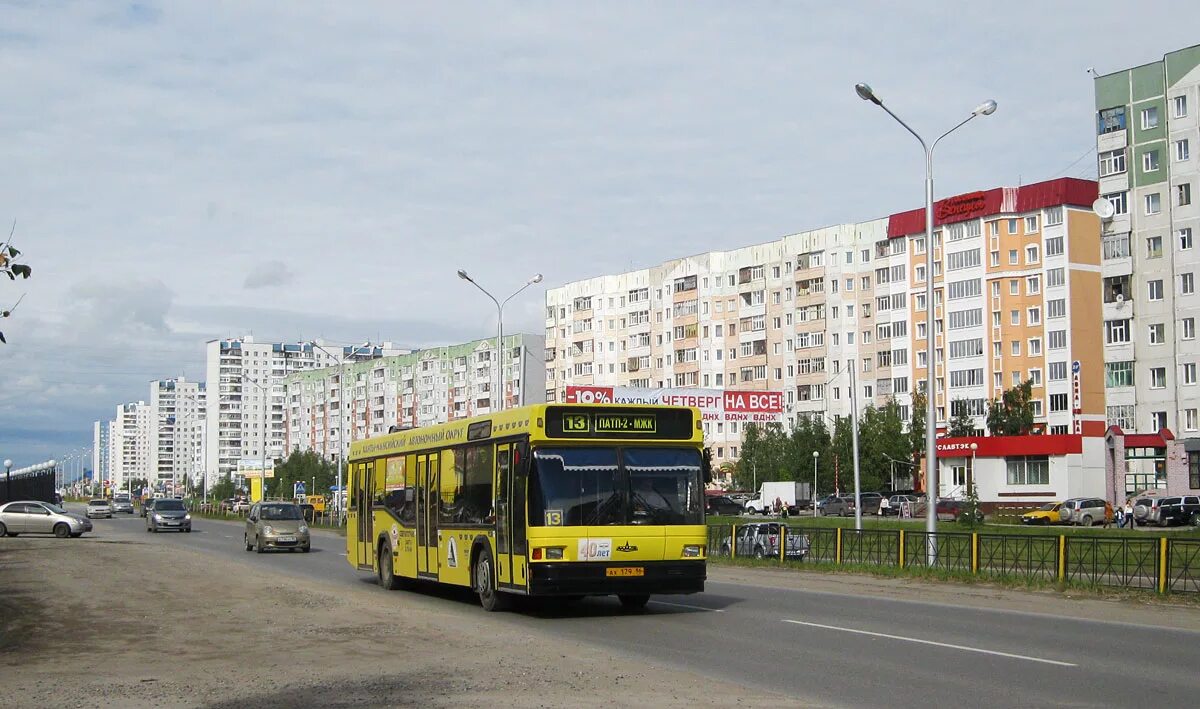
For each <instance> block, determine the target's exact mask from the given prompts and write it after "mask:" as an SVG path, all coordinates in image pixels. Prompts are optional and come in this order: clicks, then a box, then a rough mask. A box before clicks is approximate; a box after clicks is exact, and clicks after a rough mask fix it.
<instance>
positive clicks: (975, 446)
mask: <svg viewBox="0 0 1200 709" xmlns="http://www.w3.org/2000/svg"><path fill="white" fill-rule="evenodd" d="M977 450H979V444H978V443H972V444H971V452H972V453H974V452H975V451H977Z"/></svg>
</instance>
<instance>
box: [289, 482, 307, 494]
mask: <svg viewBox="0 0 1200 709" xmlns="http://www.w3.org/2000/svg"><path fill="white" fill-rule="evenodd" d="M303 494H304V483H303V482H301V481H296V482H294V483H292V497H300V496H301V495H303Z"/></svg>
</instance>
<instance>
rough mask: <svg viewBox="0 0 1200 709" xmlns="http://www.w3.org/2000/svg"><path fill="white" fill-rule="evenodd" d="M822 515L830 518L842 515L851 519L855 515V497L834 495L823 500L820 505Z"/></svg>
mask: <svg viewBox="0 0 1200 709" xmlns="http://www.w3.org/2000/svg"><path fill="white" fill-rule="evenodd" d="M820 508H821V515H822V516H825V517H828V516H830V515H840V516H842V517H849V516H850V515H852V514H854V496H853V495H834V496H831V497H826V498H825V499H824V500H821V504H820Z"/></svg>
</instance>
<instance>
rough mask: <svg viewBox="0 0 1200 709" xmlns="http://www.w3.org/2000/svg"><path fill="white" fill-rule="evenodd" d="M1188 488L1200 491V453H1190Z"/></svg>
mask: <svg viewBox="0 0 1200 709" xmlns="http://www.w3.org/2000/svg"><path fill="white" fill-rule="evenodd" d="M1188 487H1189V488H1190V489H1192V490H1200V451H1195V452H1192V453H1188Z"/></svg>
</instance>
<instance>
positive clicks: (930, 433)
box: [854, 84, 996, 566]
mask: <svg viewBox="0 0 1200 709" xmlns="http://www.w3.org/2000/svg"><path fill="white" fill-rule="evenodd" d="M854 91H855V92H856V93H857V94H858V97H859V98H861V99H862V100H864V101H870V102H871V103H873V104H875V105H876V106H879V107H880V108H882V109H883V110H884V111H886V112H887V114H888V115H889V116H891V117H892V118H894V119H895V120H896V122H897V123H899V124H900V125H901V126H903V127H904V129H905V130H907V131H908V132H909V133H911V134H912V136H913V137H914V138H916V139H917V142H918V143H920V144H921V148H922V149H923V150H924V151H925V323H926V325H925V398H926V400H927V409H926V413H925V469H926V473H925V496H926V509H925V531H926V536H927V538H928V545H927V547H928V563H929V565H930V566H933V564H934V562H935V561H936V560H937V537H936V534H937V486H938V482H937V479H938V469H937V444H936V442H935V438H936V432H937V378H936V369H937V367H936V365H937V362H936V359H935V358H936V355H937V349H936V347H935V345H934V339H935V336H936V331H937V328H936V325H935V319H934V317H933V313H934V307H933V151H934V149H935V148H936V147H937V144H938V143H939V142H941V140H942V138H945V137H946V136H948V135H950V134H951V133H953V132H954V131H956V130H958V129H959V128H961V127H963V126H964V125H966V124H967V122H968V121H970V120H971V119H972V118H975V117H976V116H990V115H992V114H993V113H995V112H996V102H995V101H993V100H991V99H988V100H987V101H984V102H983V103H981V104H979V106H977V107H976V108H975V110H974V111H971V115H969V116H967V117H966V118H964V119H963V120H962V121H960V122H959V123H958V125H956V126H954V127H953V128H951V129H950V130H948V131H946V132H945V133H942V134H941V135H940V136H938V137H937V139H936V140H934V141H933V143H932V144H928V143H926V142H925V139H924V138H922V137H921V136H920V134H918V133H917V132H916V131H915V130H913V129H912V128H911V127H909V125H908V124H907V123H905V122H904V121H903V120H901V118H900V116H897V115H896V114H895V113H893V112H892V110H891V109H890V108H888V107H887V106H885V105H884V104H883V101H882V100H881V99H880V98H879V97H878V96H876V95H875V92H874V91H872V90H871V87H870V86H868V85H867V84H855V85H854Z"/></svg>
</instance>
